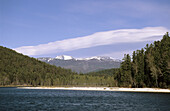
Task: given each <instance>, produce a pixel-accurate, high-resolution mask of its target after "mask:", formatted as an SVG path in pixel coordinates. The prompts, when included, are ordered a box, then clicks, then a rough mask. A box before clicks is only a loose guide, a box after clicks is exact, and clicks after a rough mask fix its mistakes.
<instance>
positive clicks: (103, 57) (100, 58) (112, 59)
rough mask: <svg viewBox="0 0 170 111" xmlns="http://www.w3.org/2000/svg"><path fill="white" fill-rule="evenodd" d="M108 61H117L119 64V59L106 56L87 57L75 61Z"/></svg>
mask: <svg viewBox="0 0 170 111" xmlns="http://www.w3.org/2000/svg"><path fill="white" fill-rule="evenodd" d="M93 59H96V60H110V61H118V62H120V60H119V59H114V58H112V57H107V56H93V57H88V58H77V59H76V60H93Z"/></svg>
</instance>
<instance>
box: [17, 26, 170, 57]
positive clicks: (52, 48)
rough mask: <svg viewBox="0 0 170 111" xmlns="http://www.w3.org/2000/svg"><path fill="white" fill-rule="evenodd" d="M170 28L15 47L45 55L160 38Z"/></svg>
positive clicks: (18, 50) (98, 33) (105, 33)
mask: <svg viewBox="0 0 170 111" xmlns="http://www.w3.org/2000/svg"><path fill="white" fill-rule="evenodd" d="M168 31H169V30H168V29H166V28H164V27H145V28H143V29H120V30H112V31H105V32H97V33H94V34H92V35H88V36H84V37H77V38H72V39H65V40H61V41H55V42H50V43H47V44H40V45H37V46H22V47H18V48H15V49H14V50H16V51H17V52H20V53H23V54H25V55H30V56H35V55H45V54H53V53H59V52H65V51H72V50H77V49H81V48H90V47H94V46H101V45H110V44H116V43H131V42H142V41H151V40H160V39H161V38H162V35H164V34H165V32H168Z"/></svg>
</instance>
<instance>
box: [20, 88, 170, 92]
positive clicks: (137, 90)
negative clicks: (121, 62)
mask: <svg viewBox="0 0 170 111" xmlns="http://www.w3.org/2000/svg"><path fill="white" fill-rule="evenodd" d="M17 88H18V89H58V90H83V91H118V92H155V93H170V89H161V88H121V87H17Z"/></svg>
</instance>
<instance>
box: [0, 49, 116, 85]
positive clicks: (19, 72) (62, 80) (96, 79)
mask: <svg viewBox="0 0 170 111" xmlns="http://www.w3.org/2000/svg"><path fill="white" fill-rule="evenodd" d="M113 83H114V78H110V77H106V76H101V75H100V76H96V75H87V74H86V75H84V74H77V73H75V72H72V71H71V70H69V69H64V68H61V67H56V66H53V65H49V64H47V63H45V62H41V61H38V60H37V59H35V58H30V57H28V56H25V55H22V54H19V53H17V52H15V51H13V50H11V49H8V48H5V47H2V46H0V86H6V85H14V86H15V85H29V86H113Z"/></svg>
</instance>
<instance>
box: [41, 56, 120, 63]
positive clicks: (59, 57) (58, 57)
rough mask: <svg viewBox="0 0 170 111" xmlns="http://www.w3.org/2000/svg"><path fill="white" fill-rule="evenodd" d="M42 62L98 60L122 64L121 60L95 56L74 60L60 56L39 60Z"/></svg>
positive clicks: (70, 57)
mask: <svg viewBox="0 0 170 111" xmlns="http://www.w3.org/2000/svg"><path fill="white" fill-rule="evenodd" d="M38 59H39V60H41V61H48V62H49V61H51V60H54V59H58V60H76V61H82V60H85V61H89V60H98V61H101V60H103V61H115V62H121V60H119V59H114V58H112V57H107V56H93V57H88V58H73V57H72V56H68V55H60V56H56V57H55V58H49V57H45V58H38Z"/></svg>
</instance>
